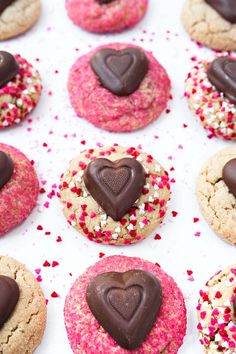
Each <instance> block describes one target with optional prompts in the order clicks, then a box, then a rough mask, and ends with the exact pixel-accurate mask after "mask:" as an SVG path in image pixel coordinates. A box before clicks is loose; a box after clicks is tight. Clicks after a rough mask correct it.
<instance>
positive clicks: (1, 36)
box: [0, 0, 41, 40]
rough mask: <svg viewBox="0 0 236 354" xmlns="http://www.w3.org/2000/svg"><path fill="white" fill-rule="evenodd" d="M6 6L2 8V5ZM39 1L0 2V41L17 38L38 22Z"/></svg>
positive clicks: (17, 0) (4, 0) (6, 0)
mask: <svg viewBox="0 0 236 354" xmlns="http://www.w3.org/2000/svg"><path fill="white" fill-rule="evenodd" d="M3 3H4V4H5V5H7V4H8V6H4V4H3ZM40 12H41V0H14V1H9V0H2V1H1V5H0V40H5V39H9V38H12V37H15V36H18V35H19V34H21V33H24V32H26V31H27V30H29V29H30V28H31V27H32V26H33V25H34V24H35V22H36V21H37V20H38V18H39V15H40Z"/></svg>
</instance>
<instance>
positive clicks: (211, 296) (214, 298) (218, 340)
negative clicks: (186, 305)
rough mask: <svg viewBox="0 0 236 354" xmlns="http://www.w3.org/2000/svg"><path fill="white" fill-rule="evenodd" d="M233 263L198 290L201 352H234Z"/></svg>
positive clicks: (235, 274)
mask: <svg viewBox="0 0 236 354" xmlns="http://www.w3.org/2000/svg"><path fill="white" fill-rule="evenodd" d="M235 312H236V264H234V265H232V266H231V267H228V268H227V269H225V270H223V271H220V272H218V273H216V275H214V276H213V277H212V278H211V279H210V280H209V281H208V282H207V283H206V286H205V288H204V290H201V291H200V299H199V302H198V306H197V316H198V325H197V328H198V331H199V338H200V342H201V344H202V345H203V346H204V353H209V354H212V353H215V354H216V353H225V354H233V353H235V352H236V317H235V315H236V313H235Z"/></svg>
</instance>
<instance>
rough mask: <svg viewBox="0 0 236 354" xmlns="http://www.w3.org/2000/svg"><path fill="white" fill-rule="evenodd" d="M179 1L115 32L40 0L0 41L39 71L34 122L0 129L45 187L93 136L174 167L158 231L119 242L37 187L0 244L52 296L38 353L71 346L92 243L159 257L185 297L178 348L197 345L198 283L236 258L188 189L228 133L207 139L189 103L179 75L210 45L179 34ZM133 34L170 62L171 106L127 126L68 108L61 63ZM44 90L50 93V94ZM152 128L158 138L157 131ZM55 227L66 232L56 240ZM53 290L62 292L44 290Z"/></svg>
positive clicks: (169, 0) (60, 352) (191, 350)
mask: <svg viewBox="0 0 236 354" xmlns="http://www.w3.org/2000/svg"><path fill="white" fill-rule="evenodd" d="M181 6H182V1H173V0H165V1H161V0H150V4H149V10H148V13H147V15H146V17H145V19H144V20H143V21H142V22H141V23H140V24H139V25H138V26H137V27H135V28H134V29H131V30H129V31H127V32H125V33H121V34H116V35H108V36H98V35H92V34H89V33H86V32H83V31H81V30H80V29H79V28H77V27H76V26H74V25H73V24H72V23H71V22H70V20H69V19H68V18H67V16H66V12H65V9H64V1H63V0H61V1H58V0H51V1H47V0H43V12H42V16H41V19H40V21H39V22H38V24H37V25H36V26H35V27H34V28H33V29H32V30H31V31H30V32H28V33H27V34H26V35H25V36H22V37H20V38H17V39H14V40H11V41H7V42H4V43H2V46H1V48H2V49H5V50H9V51H11V52H13V53H14V52H19V53H20V54H22V55H23V56H25V57H26V58H27V59H29V60H30V61H31V62H32V63H33V64H34V65H35V66H36V67H37V68H38V69H39V71H40V73H41V75H42V79H43V85H44V93H43V96H42V99H41V101H40V104H39V106H38V107H37V109H36V110H35V111H34V113H33V114H32V115H30V118H32V120H33V121H32V123H31V124H30V123H28V122H27V121H25V122H24V123H23V124H21V125H20V126H18V127H14V128H11V129H8V130H5V131H1V132H0V134H1V141H2V142H5V143H8V144H11V145H14V146H15V147H17V148H19V149H20V150H22V151H23V152H25V153H26V154H27V155H28V156H29V158H30V159H34V160H35V162H36V164H35V167H36V170H37V172H38V175H39V176H40V179H41V181H42V180H44V181H47V183H46V184H45V186H44V187H45V188H46V190H47V193H49V192H50V191H51V186H52V185H53V184H54V183H56V184H57V185H58V183H59V176H60V174H61V173H62V172H64V170H65V168H66V167H67V164H68V162H69V160H70V159H71V158H73V157H74V156H75V155H76V154H77V153H78V152H79V151H80V150H82V149H84V148H91V147H95V144H96V143H97V142H102V143H103V144H106V145H109V144H113V143H115V142H117V143H119V144H121V145H122V144H123V145H135V146H137V145H138V144H140V143H141V144H142V147H143V150H144V151H146V152H150V153H152V154H153V156H154V157H155V158H156V159H158V160H159V161H160V162H161V163H162V164H163V165H164V166H165V167H166V168H167V169H169V168H170V167H172V166H174V168H175V171H174V172H171V177H173V178H175V179H176V183H173V184H172V193H173V194H172V200H171V204H170V208H169V213H168V216H167V218H166V220H165V225H163V226H162V227H161V228H160V229H159V230H158V231H157V232H158V233H159V234H161V236H162V240H161V241H155V240H154V238H153V236H150V237H149V238H148V239H147V240H145V241H143V242H142V243H139V244H137V245H134V246H128V247H123V248H115V247H105V246H102V245H97V244H95V243H92V242H90V241H88V240H87V239H86V238H84V237H82V236H80V235H79V234H77V232H76V231H75V230H74V229H73V228H70V227H68V226H67V223H66V220H65V218H64V216H63V214H62V211H61V205H60V203H59V201H58V199H57V198H56V197H54V198H53V199H52V200H50V199H48V198H47V195H46V194H43V195H40V197H39V206H38V208H36V209H35V210H34V212H33V214H32V215H31V216H30V217H29V219H28V220H27V221H26V222H25V223H24V224H23V225H21V226H20V227H18V228H17V229H15V230H14V231H12V232H11V233H9V234H8V235H6V236H5V237H4V238H2V239H1V240H0V249H1V254H8V255H10V256H12V257H15V258H17V259H18V260H20V261H22V262H23V263H26V264H27V266H28V267H29V268H30V269H31V270H32V271H34V270H35V269H36V268H41V269H42V272H41V275H42V278H43V281H42V283H41V285H42V287H43V290H44V292H45V295H46V297H47V298H48V299H49V304H48V323H47V329H46V333H45V336H44V339H43V342H42V345H41V346H40V347H39V349H38V350H37V354H51V353H57V354H67V353H68V354H69V353H71V350H70V347H69V344H68V341H67V336H66V331H65V328H64V322H63V305H64V299H65V296H66V294H67V293H68V291H69V289H70V286H71V284H72V282H73V281H74V280H75V278H76V277H77V276H78V275H79V274H81V273H82V272H83V271H84V270H85V269H86V268H87V267H88V266H89V265H92V264H93V263H94V262H96V261H97V260H98V259H99V252H103V253H105V254H106V255H112V254H125V255H128V256H140V257H142V258H146V259H148V260H150V261H153V262H158V263H160V264H161V266H162V268H163V269H164V270H165V271H166V272H168V273H169V274H171V275H172V276H173V277H174V278H175V280H176V281H177V283H178V284H179V286H180V288H181V289H182V290H183V292H184V296H185V299H186V304H187V307H188V332H187V336H186V338H185V341H184V345H183V347H182V348H181V350H180V352H179V353H181V354H200V353H202V352H203V351H202V348H201V347H200V345H199V344H198V339H197V331H196V316H195V307H196V305H197V299H198V292H199V289H200V288H202V286H203V285H204V283H205V282H206V281H207V280H208V278H209V277H210V276H211V275H212V274H213V273H215V272H216V271H217V270H218V269H219V268H221V267H226V266H228V265H229V264H231V263H233V262H235V248H234V247H233V246H230V245H228V244H226V243H224V242H223V241H222V240H220V239H219V238H218V237H217V236H216V235H215V234H214V233H213V232H212V231H211V229H210V228H209V227H208V225H207V224H206V222H205V221H204V219H203V218H202V216H201V215H200V212H199V209H198V204H197V200H196V197H195V195H194V188H195V180H196V176H197V174H198V171H199V169H200V167H201V166H202V164H203V163H204V161H205V159H206V158H208V157H209V156H211V155H212V154H213V153H214V152H216V151H218V150H219V149H220V148H223V147H226V146H229V145H230V144H232V143H226V142H222V141H218V140H209V139H207V137H206V133H205V132H204V131H203V129H202V128H201V127H200V126H199V125H198V123H197V122H196V121H195V119H194V118H193V116H192V114H191V113H190V111H189V110H188V108H187V104H186V100H185V99H184V97H183V92H184V79H185V77H186V74H187V72H188V70H189V68H190V67H191V65H193V63H192V62H191V60H190V58H191V57H192V56H195V55H197V57H198V58H201V57H203V56H204V57H205V56H207V55H210V54H211V53H210V51H208V50H206V49H199V48H198V47H197V46H196V44H194V43H193V42H191V41H190V39H189V37H188V35H187V34H185V32H184V30H183V28H182V25H181V22H180V11H181ZM143 30H145V31H146V33H144V32H143ZM134 40H135V43H137V44H140V45H142V46H143V47H144V48H146V49H150V50H152V51H153V52H154V54H155V55H156V57H157V58H158V59H159V60H160V62H161V63H162V64H163V65H164V66H165V68H166V69H167V71H168V73H169V75H170V78H171V80H172V85H173V91H172V92H173V96H174V100H173V101H172V102H170V108H171V113H170V114H165V113H164V114H163V115H162V117H161V118H160V119H159V120H158V121H156V122H155V123H154V124H152V125H150V126H149V127H147V128H146V129H143V130H140V131H138V132H135V133H132V134H112V133H107V132H104V131H100V130H98V129H96V128H94V127H93V126H91V125H90V124H89V123H87V122H86V121H85V120H82V119H79V118H77V117H76V116H75V114H74V112H73V109H72V108H71V106H70V103H69V100H68V96H67V89H66V82H67V77H68V71H69V69H70V67H71V65H72V64H73V62H74V61H75V60H76V58H77V57H78V56H79V55H80V54H82V53H86V52H87V51H88V50H89V49H90V47H94V46H96V45H98V44H102V43H109V42H115V41H124V42H134ZM76 49H77V50H76ZM36 58H39V61H36ZM55 70H58V71H59V73H58V74H55V73H54V71H55ZM50 91H51V92H52V95H51V96H50V95H48V93H49V92H50ZM55 116H58V119H55ZM183 123H187V124H188V128H186V129H184V128H183ZM28 128H31V129H32V131H28ZM65 134H67V135H68V137H67V138H66V137H64V135H65ZM74 134H76V136H75V135H74ZM73 135H74V136H73ZM155 135H158V136H159V139H155V138H154V136H155ZM81 140H86V145H85V146H83V145H81V144H80V141H81ZM43 143H47V144H48V148H47V147H43ZM179 145H182V146H183V149H181V147H180V146H179ZM48 149H50V152H48ZM46 201H49V203H50V207H49V208H48V209H47V208H45V207H44V206H43V204H44V203H45V202H46ZM173 210H175V211H177V212H178V216H177V217H176V218H173V217H172V214H171V211H173ZM194 217H199V218H200V222H199V223H195V224H194V223H193V218H194ZM37 225H42V226H43V228H44V231H38V230H37V229H36V228H37ZM45 231H50V232H51V235H49V236H45V234H44V232H45ZM197 231H200V232H201V236H200V237H196V236H194V234H195V232H197ZM58 235H60V236H61V237H62V239H63V242H61V243H57V242H56V238H57V236H58ZM45 260H48V261H49V262H52V261H53V260H55V261H58V262H59V263H60V265H59V266H58V267H55V268H52V267H50V268H44V267H43V266H42V265H43V263H44V261H45ZM187 269H190V270H193V272H194V273H193V276H194V279H195V280H194V281H193V282H191V281H189V280H188V275H187V273H186V270H187ZM70 272H71V273H72V276H70V275H69V273H70ZM53 291H56V292H57V293H58V294H59V295H60V297H59V298H56V299H53V298H51V296H50V294H51V293H52V292H53ZM173 311H174V309H173ZM91 354H94V353H91Z"/></svg>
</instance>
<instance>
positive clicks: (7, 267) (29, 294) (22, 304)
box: [0, 256, 46, 354]
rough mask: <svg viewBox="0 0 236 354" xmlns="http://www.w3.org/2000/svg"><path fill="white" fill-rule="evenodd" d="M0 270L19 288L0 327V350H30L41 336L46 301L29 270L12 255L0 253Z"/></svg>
mask: <svg viewBox="0 0 236 354" xmlns="http://www.w3.org/2000/svg"><path fill="white" fill-rule="evenodd" d="M0 274H1V275H5V276H8V277H10V278H13V279H14V280H15V281H16V282H17V284H18V286H19V289H20V297H19V301H18V303H17V304H16V307H15V309H14V311H13V313H12V314H11V316H10V317H9V319H8V320H7V322H6V323H5V324H4V325H3V327H2V328H1V329H0V353H1V354H31V353H33V352H34V350H35V349H36V348H37V346H38V345H39V344H40V342H41V340H42V336H43V334H44V330H45V326H46V303H45V298H44V295H43V292H42V290H41V288H40V286H39V284H38V282H37V281H36V280H35V278H34V276H33V274H32V273H31V272H30V271H28V270H27V269H26V268H25V266H24V265H23V264H21V263H19V262H18V261H16V260H15V259H13V258H10V257H6V256H0Z"/></svg>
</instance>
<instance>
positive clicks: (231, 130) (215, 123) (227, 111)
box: [185, 56, 236, 140]
mask: <svg viewBox="0 0 236 354" xmlns="http://www.w3.org/2000/svg"><path fill="white" fill-rule="evenodd" d="M225 60H227V61H230V65H232V63H233V65H234V64H236V61H235V60H234V59H232V57H229V56H227V57H223V56H220V57H216V58H214V59H213V60H202V61H200V62H198V63H197V64H195V65H194V67H193V68H192V69H191V71H190V73H189V74H188V77H187V79H186V86H185V96H186V98H187V100H188V105H189V108H190V110H191V111H192V112H193V114H194V115H195V116H196V118H197V119H198V120H199V122H200V123H201V125H202V126H203V127H204V129H206V130H207V131H208V132H209V134H210V136H211V137H212V136H216V137H220V138H222V139H224V140H235V139H236V105H235V103H236V101H235V102H234V103H233V102H232V100H233V97H232V92H231V95H228V96H229V97H230V99H229V98H228V97H227V96H226V95H227V93H228V92H227V90H229V89H230V87H229V83H230V80H231V81H232V84H233V85H235V86H236V75H235V78H234V79H233V78H230V76H232V74H230V73H228V72H226V71H225V69H224V70H223V68H220V67H219V63H218V64H217V62H218V61H225ZM216 64H217V67H218V70H220V74H219V73H217V74H216V73H215V71H214V78H213V76H212V75H210V74H209V69H210V68H212V67H215V65H216ZM222 64H224V63H222ZM227 64H228V65H229V63H227ZM211 74H212V73H211ZM217 75H218V76H217ZM219 75H221V76H219ZM210 78H211V80H210ZM213 79H214V81H213ZM213 82H214V83H215V84H216V83H218V85H217V86H218V87H219V89H217V88H216V86H215V84H214V83H213ZM223 86H224V87H223ZM227 86H228V87H227ZM220 87H221V88H224V89H225V90H226V95H225V93H224V92H222V90H221V89H220ZM231 90H232V89H231ZM235 97H236V91H235Z"/></svg>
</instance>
